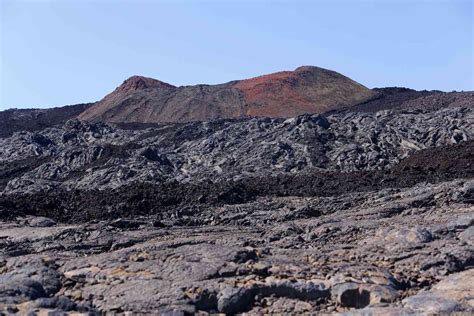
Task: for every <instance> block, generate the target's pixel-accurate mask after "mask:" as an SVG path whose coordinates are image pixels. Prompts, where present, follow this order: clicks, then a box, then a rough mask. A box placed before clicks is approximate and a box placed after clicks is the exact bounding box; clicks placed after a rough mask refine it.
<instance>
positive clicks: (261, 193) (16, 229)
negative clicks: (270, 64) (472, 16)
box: [0, 106, 474, 315]
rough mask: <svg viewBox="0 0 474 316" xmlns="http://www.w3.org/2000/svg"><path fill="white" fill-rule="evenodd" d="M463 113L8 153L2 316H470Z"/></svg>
mask: <svg viewBox="0 0 474 316" xmlns="http://www.w3.org/2000/svg"><path fill="white" fill-rule="evenodd" d="M473 118H474V115H473V110H472V106H462V107H445V108H443V107H441V108H435V109H425V110H416V111H414V110H409V109H408V110H407V109H402V110H398V111H387V110H384V111H378V112H369V113H361V112H358V113H356V112H341V113H334V114H329V115H324V116H319V115H304V116H299V117H296V118H293V119H267V118H258V119H257V118H254V119H241V120H220V121H214V122H207V123H187V124H172V125H169V124H168V125H156V126H153V127H150V128H139V129H137V128H136V126H135V127H134V126H128V127H127V128H128V129H125V128H118V127H116V126H112V125H107V124H103V123H85V122H79V121H76V120H72V121H68V122H67V123H66V124H64V125H59V126H56V127H52V128H47V129H44V130H40V131H36V132H27V131H22V132H16V133H14V134H13V135H12V136H11V137H8V138H4V139H0V148H1V150H0V166H1V167H0V168H1V169H0V180H1V182H0V189H1V190H2V192H1V194H0V311H2V312H3V313H6V314H10V313H19V314H22V313H25V314H26V313H28V312H32V311H36V312H45V311H60V312H67V313H69V312H70V313H72V312H81V313H90V314H95V313H103V312H115V313H121V312H136V313H158V312H161V313H174V314H187V313H196V312H202V313H216V312H221V313H227V314H235V313H251V314H256V313H287V312H292V313H304V312H312V313H320V314H333V313H340V314H346V315H380V314H384V315H400V314H415V315H419V314H423V315H424V314H442V313H455V312H460V313H461V312H464V313H466V314H469V313H474V286H473V284H474V269H473V266H474V245H473V242H474V164H473V161H474V159H473V158H474V154H473V153H474V142H473V136H474V127H473V126H474V124H473V123H474V122H473Z"/></svg>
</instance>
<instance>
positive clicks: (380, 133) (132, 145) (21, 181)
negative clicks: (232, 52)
mask: <svg viewBox="0 0 474 316" xmlns="http://www.w3.org/2000/svg"><path fill="white" fill-rule="evenodd" d="M473 118H474V114H473V111H472V109H471V108H448V109H442V110H438V111H428V112H426V113H411V112H409V111H408V112H405V113H401V112H391V111H382V112H377V113H352V112H350V113H341V114H333V115H328V116H318V115H304V116H299V117H295V118H290V119H270V118H253V119H244V120H238V121H226V120H222V121H216V122H204V123H202V122H196V123H189V124H185V125H179V124H178V125H163V126H161V127H159V128H150V129H144V130H123V129H118V128H116V127H113V126H111V125H106V124H104V123H87V122H80V121H69V122H68V123H67V124H65V125H64V126H63V127H62V128H51V129H46V130H44V131H41V132H36V133H30V132H21V133H17V134H15V135H14V136H13V137H10V138H5V139H0V146H1V148H3V150H2V151H1V152H0V162H2V163H3V165H4V167H3V168H4V170H3V171H2V173H3V174H7V173H10V174H11V177H10V178H9V179H8V184H7V185H6V187H5V188H4V192H5V193H14V192H27V191H28V192H39V191H44V190H52V189H58V188H65V189H68V190H69V189H106V188H116V187H119V186H122V185H126V184H130V183H133V182H137V181H138V182H148V183H162V182H163V181H178V182H199V181H209V180H211V181H218V180H219V181H220V180H223V179H229V180H238V179H242V178H245V177H249V176H252V177H264V176H270V175H277V174H298V173H301V172H310V171H331V172H338V171H342V172H354V171H370V170H388V169H390V168H392V167H394V166H395V165H396V164H398V163H399V162H400V161H402V160H403V159H404V158H406V157H408V156H409V155H410V154H412V153H414V152H416V151H419V150H422V149H429V148H434V147H439V146H447V145H454V144H459V143H462V142H465V141H468V140H472V138H473V135H474V128H473V125H472V120H473ZM22 160H27V161H40V160H41V161H42V163H38V165H36V167H35V168H34V169H33V170H25V172H24V173H23V174H21V173H14V172H13V170H12V169H14V168H17V167H18V165H21V161H22ZM10 166H11V167H10ZM8 170H11V171H8Z"/></svg>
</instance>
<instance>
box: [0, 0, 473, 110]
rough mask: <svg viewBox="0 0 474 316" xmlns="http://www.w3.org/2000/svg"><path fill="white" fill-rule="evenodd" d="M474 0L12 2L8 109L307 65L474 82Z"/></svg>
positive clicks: (430, 85) (391, 82)
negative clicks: (144, 80)
mask: <svg viewBox="0 0 474 316" xmlns="http://www.w3.org/2000/svg"><path fill="white" fill-rule="evenodd" d="M473 2H474V1H472V0H466V1H462V0H452V1H435V0H433V1H408V0H394V1H388V0H387V1H384V0H379V1H357V0H355V1H354V0H352V1H349V0H346V1H343V0H333V1H317V0H316V1H309V0H308V1H298V0H287V1H264V0H254V1H249V0H240V1H228V0H220V1H217V0H214V1H192V0H188V1H186V0H174V1H171V0H169V1H159V0H157V1H151V0H149V1H145V0H129V1H121V0H114V1H112V0H95V1H91V0H62V1H61V0H56V1H31V0H30V1H26V0H15V1H13V0H0V52H1V55H0V109H6V108H13V107H14V108H32V107H53V106H62V105H67V104H77V103H83V102H91V101H97V100H100V99H101V98H102V97H103V96H104V95H105V94H107V93H109V92H110V91H112V90H113V89H114V88H115V87H116V86H118V85H120V84H121V83H122V82H123V81H124V80H125V79H126V78H128V77H130V76H132V75H142V76H147V77H152V78H156V79H159V80H162V81H165V82H168V83H171V84H174V85H178V86H180V85H192V84H198V83H204V84H216V83H223V82H227V81H230V80H236V79H244V78H249V77H253V76H258V75H262V74H266V73H272V72H276V71H281V70H292V69H295V68H297V67H298V66H301V65H314V66H319V67H323V68H328V69H331V70H335V71H337V72H340V73H342V74H344V75H346V76H348V77H350V78H352V79H354V80H356V81H357V82H359V83H361V84H363V85H365V86H367V87H369V88H373V87H385V86H404V87H410V88H414V89H419V90H421V89H428V90H433V89H436V90H443V91H452V90H458V91H459V90H474V76H473V72H474V69H473V68H474V61H473V60H474V56H473V54H474V50H473V41H474V40H473V28H474V27H473V15H474V11H473V10H474V9H473Z"/></svg>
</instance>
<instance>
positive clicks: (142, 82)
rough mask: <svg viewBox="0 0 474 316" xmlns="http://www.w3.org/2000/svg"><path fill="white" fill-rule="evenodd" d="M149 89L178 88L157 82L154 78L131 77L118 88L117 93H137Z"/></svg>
mask: <svg viewBox="0 0 474 316" xmlns="http://www.w3.org/2000/svg"><path fill="white" fill-rule="evenodd" d="M148 88H165V89H170V88H176V87H175V86H173V85H171V84H169V83H166V82H163V81H160V80H156V79H153V78H148V77H143V76H131V77H130V78H128V79H127V80H125V81H124V82H123V83H122V84H121V85H120V86H119V87H118V88H117V91H126V92H130V91H136V90H143V89H148Z"/></svg>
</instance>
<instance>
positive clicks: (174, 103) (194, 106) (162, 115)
mask: <svg viewBox="0 0 474 316" xmlns="http://www.w3.org/2000/svg"><path fill="white" fill-rule="evenodd" d="M375 95H376V92H373V91H372V90H370V89H368V88H366V87H364V86H363V85H361V84H359V83H357V82H355V81H353V80H351V79H349V78H347V77H345V76H343V75H341V74H339V73H337V72H334V71H331V70H327V69H323V68H319V67H314V66H303V67H299V68H297V69H295V70H294V71H282V72H277V73H273V74H268V75H263V76H259V77H255V78H250V79H245V80H238V81H231V82H228V83H225V84H218V85H196V86H184V87H175V86H173V85H170V84H168V83H165V82H162V81H159V80H156V79H152V78H146V77H141V76H133V77H130V78H129V79H127V80H125V81H124V82H123V83H122V85H120V86H119V87H117V88H116V89H115V90H114V91H113V92H112V93H110V94H108V95H107V96H105V97H104V98H103V99H102V100H101V101H99V102H97V103H96V104H95V105H94V106H92V107H90V108H88V109H87V110H86V111H84V112H83V113H81V114H80V115H79V119H82V120H89V121H105V122H114V123H134V122H137V123H161V122H189V121H205V120H210V119H218V118H240V117H249V116H268V117H292V116H296V115H300V114H304V113H323V112H327V111H330V110H335V109H339V108H342V107H345V106H352V105H355V104H358V103H361V102H364V101H367V100H369V99H371V98H372V97H374V96H375Z"/></svg>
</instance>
